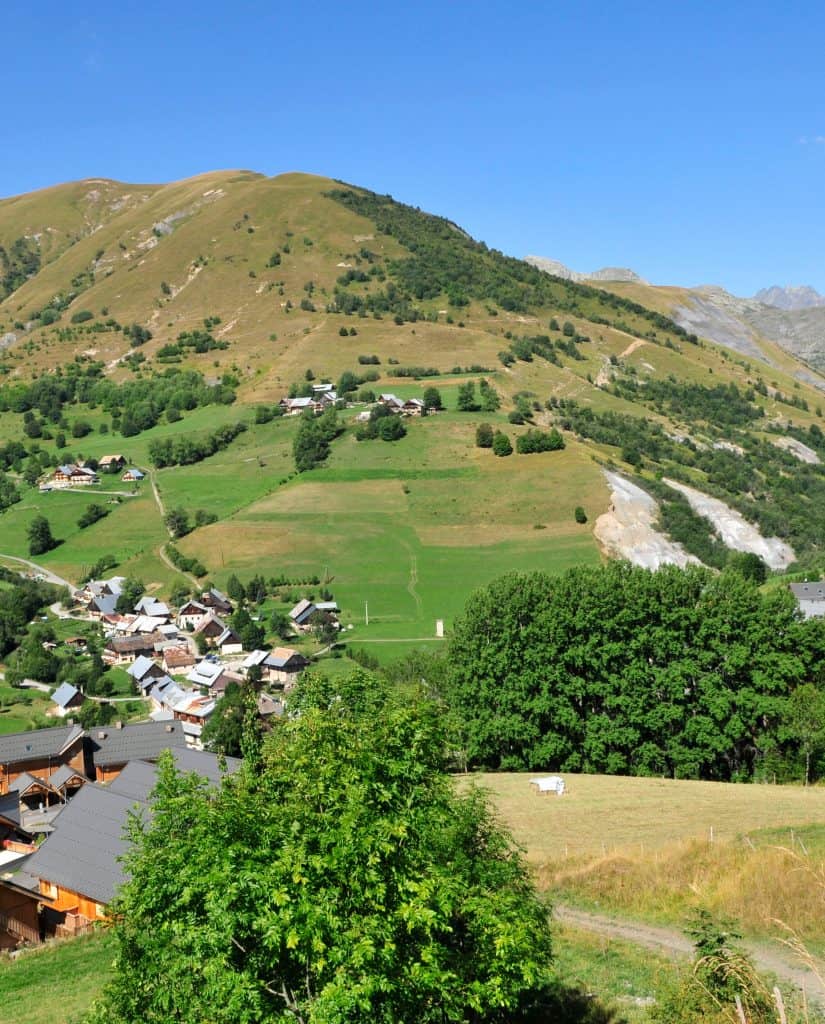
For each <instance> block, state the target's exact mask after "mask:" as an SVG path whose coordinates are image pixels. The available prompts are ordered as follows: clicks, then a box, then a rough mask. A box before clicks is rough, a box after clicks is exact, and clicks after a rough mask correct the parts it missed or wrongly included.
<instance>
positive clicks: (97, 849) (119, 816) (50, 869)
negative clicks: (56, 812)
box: [26, 782, 146, 903]
mask: <svg viewBox="0 0 825 1024" xmlns="http://www.w3.org/2000/svg"><path fill="white" fill-rule="evenodd" d="M145 797H146V794H145V793H144V795H143V798H142V799H145ZM135 799H136V798H135V797H134V796H123V795H122V794H120V793H115V792H114V791H113V790H110V789H108V788H106V787H104V786H99V785H97V784H96V783H93V782H90V783H88V784H87V785H85V786H84V787H83V788H82V789H81V790H80V792H79V793H78V794H77V796H76V797H75V798H74V799H73V800H72V801H71V802H70V803H69V804H67V806H66V807H65V808H64V809H63V811H62V813H61V815H60V821H59V825H58V827H57V828H56V830H55V831H54V832H53V833H52V834H51V835H50V836H49V838H48V839H47V840H46V841H45V842H44V843H43V845H42V846H41V847H40V848H39V849H38V850H37V851H36V852H35V853H33V854H32V855H31V857H29V858H28V862H27V864H26V872H27V873H28V874H30V875H35V876H36V877H37V878H42V879H45V880H46V881H48V882H52V883H54V884H55V885H60V886H62V887H63V888H66V889H71V890H72V891H73V892H77V893H80V894H81V895H83V896H88V897H90V898H91V899H94V900H97V901H98V902H100V903H108V902H109V901H110V900H111V899H112V897H113V896H114V894H115V889H116V888H117V886H118V885H120V883H121V882H122V881H123V879H124V873H123V867H122V866H121V864H120V862H119V861H118V858H119V857H121V856H122V855H123V854H124V853H125V852H126V849H127V845H128V844H127V841H126V840H125V839H124V837H123V829H124V826H125V824H126V820H127V815H128V812H129V810H131V809H132V808H133V807H134V805H135Z"/></svg>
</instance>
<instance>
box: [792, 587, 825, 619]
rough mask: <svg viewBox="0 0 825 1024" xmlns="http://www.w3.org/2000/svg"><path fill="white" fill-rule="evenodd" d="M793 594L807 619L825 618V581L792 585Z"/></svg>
mask: <svg viewBox="0 0 825 1024" xmlns="http://www.w3.org/2000/svg"><path fill="white" fill-rule="evenodd" d="M791 593H792V594H793V596H794V597H795V598H796V602H797V604H798V605H799V610H800V611H801V612H802V615H803V616H804V618H806V619H813V618H816V617H818V616H825V580H819V581H818V582H815V583H792V584H791Z"/></svg>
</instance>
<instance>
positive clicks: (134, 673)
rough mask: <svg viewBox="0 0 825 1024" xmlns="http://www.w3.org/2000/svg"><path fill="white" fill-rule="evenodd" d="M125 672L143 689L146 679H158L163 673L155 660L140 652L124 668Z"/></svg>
mask: <svg viewBox="0 0 825 1024" xmlns="http://www.w3.org/2000/svg"><path fill="white" fill-rule="evenodd" d="M126 674H127V675H129V676H131V677H132V679H134V681H135V682H136V683H137V685H138V686H139V687H140V688H141V689H142V690H143V689H145V688H146V684H147V681H148V680H153V679H160V677H161V676H163V675H164V674H165V673H164V670H163V669H162V668H161V667H160V665H158V663H157V662H156V661H153V660H152V659H151V658H149V657H147V656H146V655H145V654H140V655H138V657H137V658H135V660H134V661H133V662H132V664H131V665H130V666H129V667H128V668H127V669H126Z"/></svg>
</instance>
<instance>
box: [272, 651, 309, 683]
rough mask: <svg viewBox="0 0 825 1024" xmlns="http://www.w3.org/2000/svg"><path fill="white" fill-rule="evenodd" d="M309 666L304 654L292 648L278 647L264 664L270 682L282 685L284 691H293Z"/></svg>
mask: <svg viewBox="0 0 825 1024" xmlns="http://www.w3.org/2000/svg"><path fill="white" fill-rule="evenodd" d="M308 664H309V661H308V660H307V659H306V658H305V657H304V656H303V654H301V652H300V651H296V650H294V649H293V648H292V647H276V648H275V650H273V651H272V652H271V653H270V655H269V657H268V658H267V659H266V661H265V662H264V665H265V666H266V668H267V672H268V676H269V681H270V682H271V683H273V684H275V685H277V684H280V688H282V689H284V690H291V689H292V687H293V686H294V685H295V683H296V681H297V679H298V676H299V675H300V674H301V672H303V670H304V669H305V668H306V667H307V665H308Z"/></svg>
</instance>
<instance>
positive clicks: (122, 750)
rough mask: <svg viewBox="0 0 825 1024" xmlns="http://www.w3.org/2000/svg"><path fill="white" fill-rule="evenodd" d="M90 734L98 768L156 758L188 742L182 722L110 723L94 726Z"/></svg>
mask: <svg viewBox="0 0 825 1024" xmlns="http://www.w3.org/2000/svg"><path fill="white" fill-rule="evenodd" d="M88 736H89V745H90V746H91V748H92V759H93V761H94V763H95V766H96V767H97V766H101V767H102V766H105V765H112V764H124V763H125V762H126V761H132V760H134V759H135V758H155V757H158V756H159V755H160V753H161V751H163V750H171V749H172V748H174V747H182V746H184V745H185V744H186V737H185V736H184V735H183V729H182V727H181V723H180V722H141V723H140V724H138V725H124V726H122V727H121V728H120V729H118V728H116V727H113V726H111V725H106V726H101V727H100V728H95V729H91V730H90V731H89V733H88Z"/></svg>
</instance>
